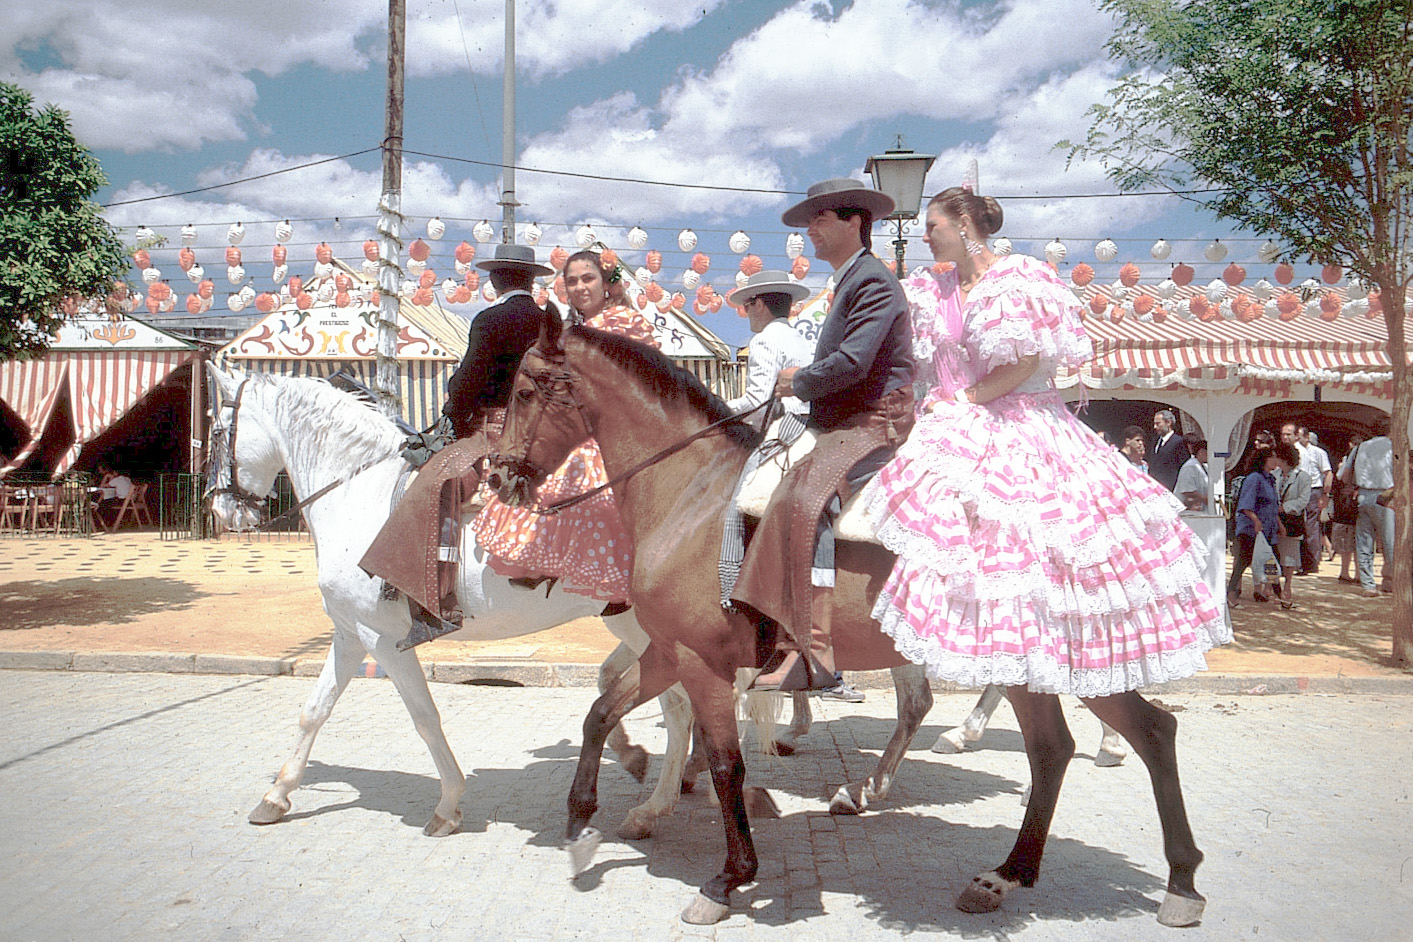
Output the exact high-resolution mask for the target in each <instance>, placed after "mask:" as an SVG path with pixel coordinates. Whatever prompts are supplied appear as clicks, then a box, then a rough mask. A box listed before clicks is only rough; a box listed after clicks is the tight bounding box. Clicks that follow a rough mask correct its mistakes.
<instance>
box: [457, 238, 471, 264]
mask: <svg viewBox="0 0 1413 942" xmlns="http://www.w3.org/2000/svg"><path fill="white" fill-rule="evenodd" d="M455 255H456V260H457V261H458V262H460V263H461V264H463V265H469V264H471V261H472V260H473V259H474V258H475V257H476V246H474V245H472V244H471V243H470V242H467V241H465V240H462V242H461V244H460V245H458V246H457V247H456V252H455Z"/></svg>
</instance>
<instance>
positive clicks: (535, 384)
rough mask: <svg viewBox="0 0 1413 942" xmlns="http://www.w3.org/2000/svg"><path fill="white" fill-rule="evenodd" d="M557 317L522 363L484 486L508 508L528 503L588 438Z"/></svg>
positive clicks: (548, 321)
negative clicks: (562, 343) (546, 478)
mask: <svg viewBox="0 0 1413 942" xmlns="http://www.w3.org/2000/svg"><path fill="white" fill-rule="evenodd" d="M562 332H563V326H562V324H561V323H560V320H559V318H558V317H547V318H545V323H544V326H542V327H541V329H540V337H539V339H538V340H537V341H536V342H535V346H533V347H531V348H530V349H529V350H528V351H527V352H526V353H525V356H524V358H523V359H522V360H521V361H520V370H519V372H517V373H516V374H515V385H514V387H513V388H512V389H511V393H510V406H509V408H508V409H507V410H506V413H505V431H504V432H503V433H502V434H501V437H500V442H499V443H498V444H497V446H496V452H497V453H496V454H495V455H493V456H492V457H491V473H490V474H489V476H488V477H487V483H488V484H489V485H490V487H491V488H492V490H494V491H496V493H497V494H498V495H499V496H500V499H501V500H503V501H505V502H506V503H507V504H510V505H512V506H514V505H516V504H519V503H521V502H528V501H529V499H530V497H531V496H532V495H533V494H534V491H535V489H536V488H537V487H539V486H540V483H541V482H542V481H544V479H545V476H546V475H547V474H548V473H549V472H551V471H553V470H554V469H555V468H557V467H559V466H560V465H561V464H563V463H564V459H566V458H568V457H569V454H570V452H572V451H573V450H574V449H575V448H577V447H578V446H579V445H581V444H583V443H584V442H585V441H587V440H588V438H589V436H590V435H591V434H592V432H591V430H590V429H589V425H588V422H587V421H586V420H585V418H584V415H583V413H582V411H581V410H580V407H579V401H578V399H577V398H576V397H575V395H574V376H573V374H572V373H571V372H570V371H569V370H567V369H566V368H565V356H564V347H563V346H562V345H561V339H562Z"/></svg>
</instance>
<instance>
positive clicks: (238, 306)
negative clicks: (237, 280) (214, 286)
mask: <svg viewBox="0 0 1413 942" xmlns="http://www.w3.org/2000/svg"><path fill="white" fill-rule="evenodd" d="M226 307H228V308H230V309H231V311H233V312H240V311H243V310H245V296H244V295H242V294H241V293H240V292H239V291H235V292H232V293H231V294H228V295H226Z"/></svg>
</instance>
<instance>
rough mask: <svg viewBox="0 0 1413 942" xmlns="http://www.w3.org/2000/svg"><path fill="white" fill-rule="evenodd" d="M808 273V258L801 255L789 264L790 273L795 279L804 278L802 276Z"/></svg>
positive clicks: (800, 279)
mask: <svg viewBox="0 0 1413 942" xmlns="http://www.w3.org/2000/svg"><path fill="white" fill-rule="evenodd" d="M809 273H810V260H809V259H807V258H805V257H804V256H803V255H801V256H800V257H799V258H797V259H795V263H794V264H793V265H791V266H790V274H792V275H794V276H795V280H796V281H802V280H804V277H805V276H806V275H808V274H809Z"/></svg>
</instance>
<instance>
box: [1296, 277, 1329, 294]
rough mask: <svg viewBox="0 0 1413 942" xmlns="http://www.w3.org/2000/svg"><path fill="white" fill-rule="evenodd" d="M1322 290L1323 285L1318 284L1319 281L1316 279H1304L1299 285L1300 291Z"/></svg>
mask: <svg viewBox="0 0 1413 942" xmlns="http://www.w3.org/2000/svg"><path fill="white" fill-rule="evenodd" d="M1323 288H1324V285H1322V284H1320V279H1318V278H1306V279H1305V280H1304V281H1302V282H1301V283H1300V290H1301V291H1320V290H1322V289H1323Z"/></svg>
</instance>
